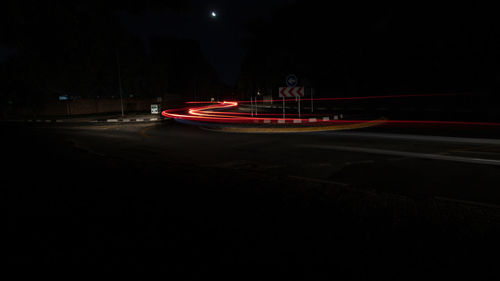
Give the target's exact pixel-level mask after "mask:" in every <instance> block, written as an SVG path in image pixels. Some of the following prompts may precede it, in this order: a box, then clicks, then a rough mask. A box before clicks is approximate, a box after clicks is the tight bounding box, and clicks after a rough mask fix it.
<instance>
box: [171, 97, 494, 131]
mask: <svg viewBox="0 0 500 281" xmlns="http://www.w3.org/2000/svg"><path fill="white" fill-rule="evenodd" d="M438 95H440V96H442V95H443V94H428V95H395V96H372V97H348V98H317V99H314V100H317V101H325V100H345V99H352V100H355V99H380V98H402V97H420V96H438ZM445 95H446V94H445ZM309 100H310V99H309ZM293 101H295V100H293ZM245 102H247V101H238V102H236V101H224V102H212V101H204V102H197V101H192V102H186V104H189V105H197V106H191V107H184V108H176V109H168V110H165V111H163V112H162V115H163V116H164V117H168V118H173V119H176V120H188V121H193V122H201V123H203V124H210V123H215V124H224V123H227V124H294V125H297V126H308V125H326V124H327V125H335V124H338V125H342V124H343V125H345V124H360V123H365V122H372V121H373V120H345V119H337V118H334V119H333V120H331V119H330V118H329V117H328V116H324V115H323V116H321V115H318V114H302V115H304V116H307V118H297V117H295V116H297V114H287V116H292V117H288V118H279V117H277V116H282V114H277V113H259V116H253V114H251V113H247V112H236V111H230V110H234V109H236V108H237V107H238V105H239V103H245ZM383 123H384V124H393V125H441V126H447V125H449V126H453V125H455V126H490V127H491V126H498V127H500V123H490V122H467V121H439V120H384V121H383Z"/></svg>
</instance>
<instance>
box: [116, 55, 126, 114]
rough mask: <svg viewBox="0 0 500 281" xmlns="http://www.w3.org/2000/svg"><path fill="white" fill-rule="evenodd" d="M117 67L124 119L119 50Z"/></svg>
mask: <svg viewBox="0 0 500 281" xmlns="http://www.w3.org/2000/svg"><path fill="white" fill-rule="evenodd" d="M116 65H117V68H118V85H119V87H120V106H121V109H122V117H123V116H124V114H123V94H122V92H123V91H122V76H121V70H120V56H119V55H118V50H116Z"/></svg>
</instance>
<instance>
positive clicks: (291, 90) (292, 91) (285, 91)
mask: <svg viewBox="0 0 500 281" xmlns="http://www.w3.org/2000/svg"><path fill="white" fill-rule="evenodd" d="M303 96H304V87H280V88H279V97H280V98H283V118H285V98H298V101H299V118H300V97H303Z"/></svg>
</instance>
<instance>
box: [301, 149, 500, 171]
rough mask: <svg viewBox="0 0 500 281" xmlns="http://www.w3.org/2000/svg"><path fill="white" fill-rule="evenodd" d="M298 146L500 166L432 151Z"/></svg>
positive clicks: (491, 162)
mask: <svg viewBox="0 0 500 281" xmlns="http://www.w3.org/2000/svg"><path fill="white" fill-rule="evenodd" d="M298 147H306V148H318V149H329V150H337V151H349V152H360V153H371V154H381V155H392V156H404V157H412V158H422V159H432V160H443V161H452V162H462V163H471V164H482V165H495V166H500V160H494V159H484V158H469V157H461V156H449V155H440V154H431V153H419V152H408V151H397V150H386V149H378V148H365V147H352V146H337V145H298Z"/></svg>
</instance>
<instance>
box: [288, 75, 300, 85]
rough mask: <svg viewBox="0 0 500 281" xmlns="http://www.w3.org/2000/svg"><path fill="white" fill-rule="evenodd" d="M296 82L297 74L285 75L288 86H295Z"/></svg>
mask: <svg viewBox="0 0 500 281" xmlns="http://www.w3.org/2000/svg"><path fill="white" fill-rule="evenodd" d="M297 82H298V79H297V76H295V75H293V74H290V75H288V76H287V77H286V85H287V86H288V87H295V86H297Z"/></svg>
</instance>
